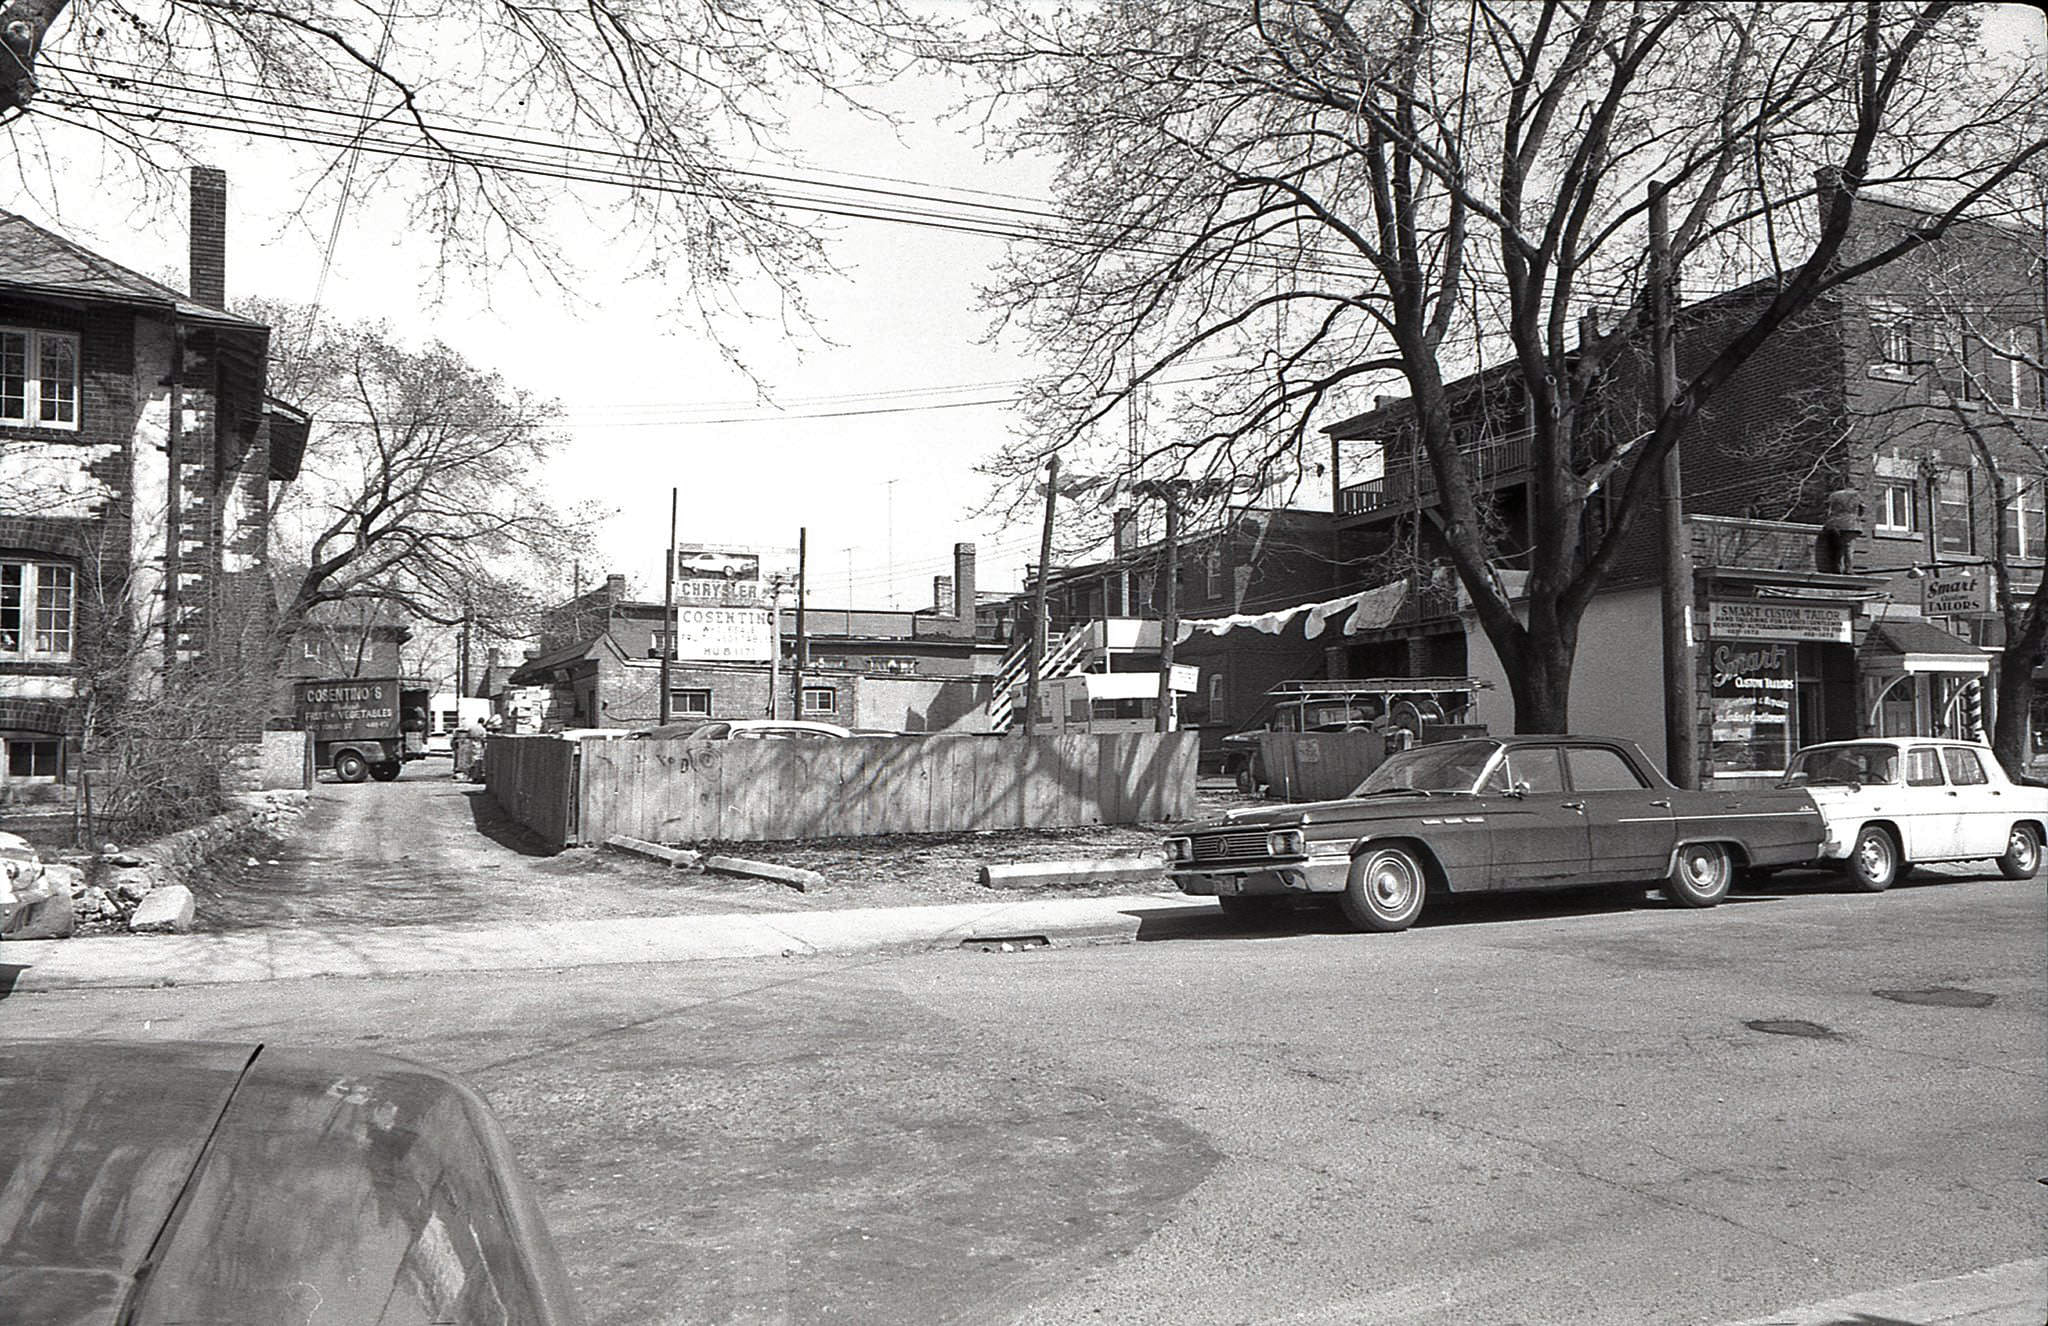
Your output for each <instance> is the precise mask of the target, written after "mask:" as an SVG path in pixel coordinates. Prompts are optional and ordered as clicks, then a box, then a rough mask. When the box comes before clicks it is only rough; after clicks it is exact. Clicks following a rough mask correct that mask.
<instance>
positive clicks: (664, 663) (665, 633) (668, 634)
mask: <svg viewBox="0 0 2048 1326" xmlns="http://www.w3.org/2000/svg"><path fill="white" fill-rule="evenodd" d="M676 491H677V490H676V489H674V488H671V489H669V490H668V566H667V567H666V568H665V569H664V571H663V573H662V577H661V708H660V710H659V711H658V712H659V713H660V714H661V722H662V725H663V726H664V727H666V726H667V725H668V724H669V722H670V721H671V720H673V719H674V718H675V709H674V703H673V701H671V700H670V698H669V695H670V692H669V677H670V671H669V660H670V659H672V658H674V657H675V656H676Z"/></svg>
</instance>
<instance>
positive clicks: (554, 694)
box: [500, 543, 1003, 732]
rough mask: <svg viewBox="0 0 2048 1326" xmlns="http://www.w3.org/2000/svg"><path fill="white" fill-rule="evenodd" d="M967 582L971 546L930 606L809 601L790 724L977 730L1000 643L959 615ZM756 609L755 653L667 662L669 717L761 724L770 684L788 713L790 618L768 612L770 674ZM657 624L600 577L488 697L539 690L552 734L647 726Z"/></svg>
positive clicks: (619, 586)
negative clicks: (771, 621)
mask: <svg viewBox="0 0 2048 1326" xmlns="http://www.w3.org/2000/svg"><path fill="white" fill-rule="evenodd" d="M974 582H975V550H974V545H973V544H970V543H962V544H957V545H955V548H954V574H953V576H952V577H950V578H947V577H940V578H938V583H936V584H935V585H934V595H933V597H934V602H933V606H932V607H931V608H927V609H920V610H917V611H908V612H899V611H875V610H868V609H855V608H824V607H808V606H807V607H806V610H805V623H804V638H805V643H806V645H807V649H806V655H807V662H806V665H805V668H804V673H803V683H802V695H801V697H800V698H799V700H798V707H799V715H798V716H801V717H804V718H817V719H823V720H826V721H828V722H834V723H839V724H841V725H842V726H846V727H855V728H873V729H879V730H887V731H894V732H938V731H948V730H952V731H974V730H980V729H979V727H978V724H980V722H981V720H982V718H983V716H984V714H983V711H984V709H985V706H986V703H987V700H988V697H989V694H990V691H991V689H992V685H993V680H992V679H993V677H994V675H995V673H996V671H997V669H998V667H999V666H1000V664H1001V661H1002V647H1003V641H1002V638H1001V631H1000V627H999V626H998V625H997V624H996V623H995V622H993V621H991V622H988V623H984V622H982V621H980V620H979V616H980V614H979V612H978V611H977V612H975V613H974V615H973V616H971V617H968V618H963V616H962V615H961V613H960V612H959V611H958V608H957V606H956V605H957V604H958V603H960V602H963V601H964V602H966V603H968V604H972V605H976V608H977V609H978V608H979V606H980V604H981V597H980V595H978V594H977V593H976V592H975V589H974ZM962 587H964V591H963V589H962ZM759 611H760V612H761V613H762V615H763V620H762V621H761V635H762V638H761V640H760V642H759V648H758V649H754V650H749V649H745V648H741V649H737V650H735V651H734V652H736V653H740V654H742V655H747V654H751V656H747V657H735V658H730V659H718V660H713V659H687V658H672V659H671V661H670V664H669V691H670V709H669V712H670V715H671V717H672V719H674V720H675V721H679V722H680V721H684V720H687V719H692V718H705V719H712V718H721V719H729V718H763V717H767V716H768V712H769V691H770V686H771V682H773V683H775V684H776V687H777V691H778V694H777V706H776V712H777V713H778V714H779V715H780V716H782V717H785V718H787V717H790V716H791V715H790V712H789V710H790V707H791V705H790V701H789V697H788V692H789V689H790V687H791V686H792V685H793V684H794V676H793V670H794V668H795V664H796V661H797V659H796V649H797V630H796V628H797V621H796V611H795V609H794V608H791V607H784V608H781V609H779V610H778V611H776V612H775V614H774V618H775V620H776V623H777V629H776V632H775V646H774V647H775V649H776V650H777V652H778V655H779V656H778V657H777V658H776V659H775V661H774V665H773V667H771V666H770V661H769V659H768V657H766V654H767V650H768V647H769V646H768V643H767V625H768V621H767V614H768V613H769V609H767V608H765V607H763V608H761V609H760V610H759ZM663 622H664V611H663V606H662V604H661V603H659V602H649V601H646V600H641V599H634V598H631V597H629V596H628V595H627V592H626V578H625V577H624V576H622V575H614V576H609V577H607V578H606V581H605V583H604V584H603V585H601V586H599V587H598V588H595V589H593V590H591V591H590V592H588V593H586V594H582V595H579V596H577V597H576V598H573V599H570V600H569V601H567V602H565V603H563V604H561V605H560V606H559V607H557V608H555V609H553V610H551V611H550V612H549V613H547V614H546V616H545V617H544V618H543V621H542V626H541V639H540V645H539V648H538V649H536V650H534V651H532V652H530V653H529V655H528V657H527V659H526V661H525V662H524V663H522V664H521V665H520V666H519V667H517V668H516V669H514V670H513V672H512V673H511V675H510V676H509V677H508V678H507V679H506V690H505V691H504V692H500V693H503V694H510V693H511V692H512V691H525V692H531V691H532V690H533V689H534V688H545V689H546V691H547V694H548V699H547V702H546V703H545V705H544V706H541V708H542V709H544V711H545V719H544V724H545V726H547V727H550V728H556V729H560V728H581V727H616V728H632V727H646V726H651V725H653V724H655V723H657V722H659V721H660V718H661V655H662V649H663V645H664V643H665V639H666V636H665V628H664V624H663ZM527 704H528V707H529V708H531V707H532V705H531V702H530V700H529V701H528V702H527Z"/></svg>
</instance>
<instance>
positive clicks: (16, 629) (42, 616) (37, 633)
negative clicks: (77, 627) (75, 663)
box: [0, 561, 74, 659]
mask: <svg viewBox="0 0 2048 1326" xmlns="http://www.w3.org/2000/svg"><path fill="white" fill-rule="evenodd" d="M73 588H74V586H73V576H72V573H71V568H70V567H68V566H63V565H60V564H58V563H55V562H12V561H0V659H10V658H11V659H30V658H37V659H68V658H70V657H71V623H72V595H73Z"/></svg>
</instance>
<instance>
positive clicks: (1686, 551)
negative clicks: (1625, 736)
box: [1650, 180, 1700, 788]
mask: <svg viewBox="0 0 2048 1326" xmlns="http://www.w3.org/2000/svg"><path fill="white" fill-rule="evenodd" d="M1677 280H1678V277H1677V273H1676V272H1675V271H1673V270H1672V261H1671V219H1670V211H1669V207H1668V203H1667V194H1666V191H1665V188H1664V186H1663V184H1661V183H1660V182H1658V181H1656V180H1652V181H1651V182H1650V350H1651V357H1652V360H1653V367H1654V369H1655V372H1654V374H1653V375H1652V376H1653V379H1654V383H1653V387H1654V389H1653V395H1652V401H1653V403H1654V407H1655V413H1656V417H1657V420H1658V422H1659V423H1662V421H1663V419H1664V417H1665V415H1666V414H1668V413H1669V412H1670V409H1671V403H1672V402H1673V401H1675V400H1677V399H1678V347H1677V345H1676V344H1675V343H1674V340H1675V337H1676V331H1675V329H1674V327H1673V318H1672V292H1673V290H1674V289H1675V288H1676V286H1677ZM1659 478H1660V487H1661V489H1662V494H1661V495H1662V499H1663V502H1662V516H1663V522H1662V523H1663V536H1664V538H1663V543H1664V584H1663V608H1664V612H1663V619H1664V621H1663V626H1664V768H1665V770H1666V772H1668V773H1669V774H1670V775H1671V781H1672V782H1674V783H1676V784H1678V785H1679V786H1680V787H1686V788H1696V787H1698V786H1699V779H1700V768H1699V745H1698V740H1699V719H1698V716H1697V715H1696V713H1695V712H1694V710H1695V706H1696V704H1697V695H1696V693H1697V691H1698V689H1699V682H1698V680H1697V678H1696V676H1695V673H1694V668H1693V643H1692V601H1693V580H1692V549H1691V548H1690V547H1689V546H1688V545H1687V541H1686V532H1685V498H1684V487H1683V485H1682V483H1681V478H1680V470H1679V462H1678V444H1677V442H1676V441H1673V443H1672V445H1671V448H1670V449H1669V450H1668V451H1666V452H1665V453H1664V464H1663V470H1662V473H1661V474H1660V476H1659Z"/></svg>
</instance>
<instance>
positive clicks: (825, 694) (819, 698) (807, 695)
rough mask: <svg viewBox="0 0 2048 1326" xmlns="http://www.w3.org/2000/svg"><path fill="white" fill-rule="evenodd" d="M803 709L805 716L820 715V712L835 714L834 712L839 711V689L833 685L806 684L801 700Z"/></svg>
mask: <svg viewBox="0 0 2048 1326" xmlns="http://www.w3.org/2000/svg"><path fill="white" fill-rule="evenodd" d="M803 709H804V714H805V715H806V716H807V717H815V716H817V715H820V714H836V713H838V712H839V691H838V688H836V687H833V686H806V687H804V702H803Z"/></svg>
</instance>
